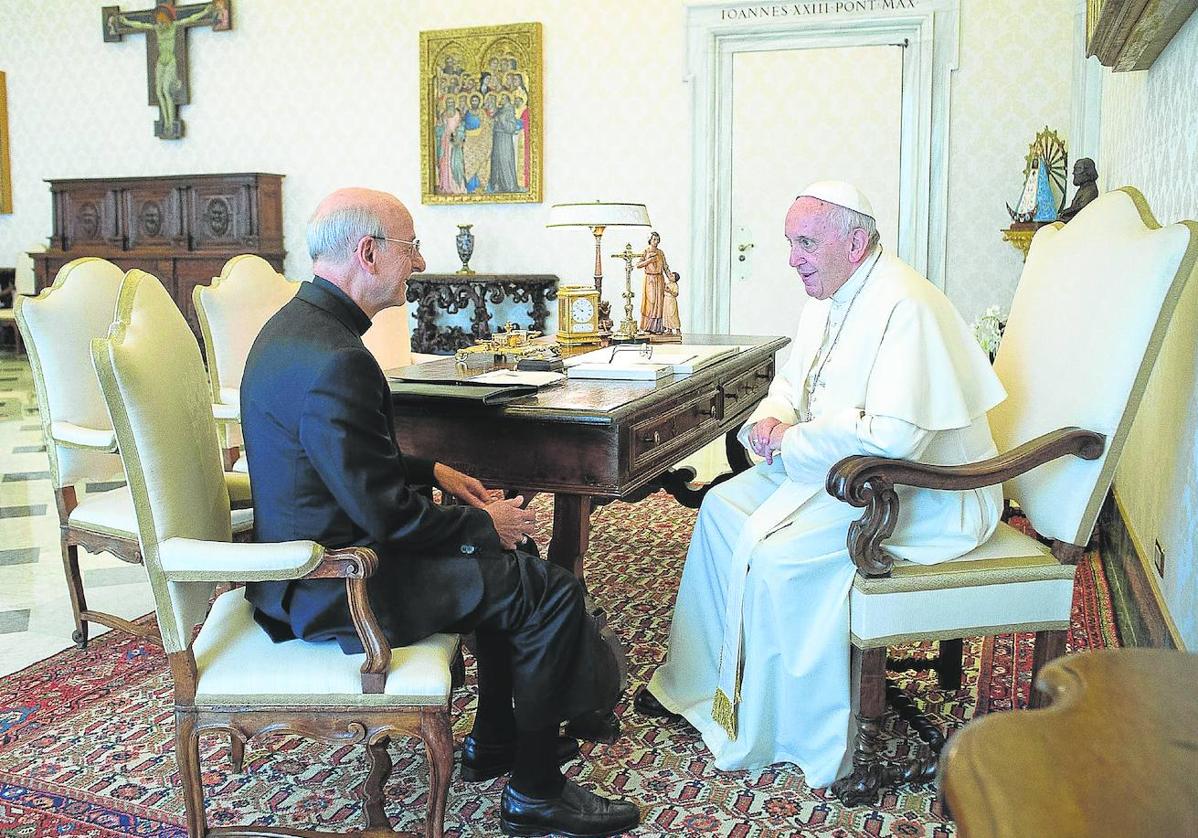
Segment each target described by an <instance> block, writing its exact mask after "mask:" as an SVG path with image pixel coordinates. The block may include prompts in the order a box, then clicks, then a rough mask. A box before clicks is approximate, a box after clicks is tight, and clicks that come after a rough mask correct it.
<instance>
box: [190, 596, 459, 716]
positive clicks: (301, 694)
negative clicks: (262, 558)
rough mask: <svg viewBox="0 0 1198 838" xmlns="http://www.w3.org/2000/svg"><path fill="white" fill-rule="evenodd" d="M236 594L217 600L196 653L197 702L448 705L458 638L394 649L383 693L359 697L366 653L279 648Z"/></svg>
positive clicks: (333, 647) (293, 643)
mask: <svg viewBox="0 0 1198 838" xmlns="http://www.w3.org/2000/svg"><path fill="white" fill-rule="evenodd" d="M253 615H254V608H253V606H252V605H251V604H250V603H249V602H248V601H246V599H245V589H243V588H238V589H236V590H232V591H229V592H227V593H225V594H222V595H221V596H219V597H217V600H216V602H215V603H213V605H212V611H211V612H210V613H209V615H208V619H207V620H205V621H204V625H203V627H202V628H201V629H200V633H199V635H198V636H197V637H196V639H195V644H194V646H193V647H192V649H193V651H194V653H195V659H196V670H197V674H198V676H199V681H198V684H197V687H196V704H197V705H199V706H205V705H207V706H213V705H218V706H219V705H227V704H252V705H263V704H333V703H337V704H349V705H358V706H362V705H384V706H385V705H415V706H419V705H429V706H437V707H443V706H445V705H446V703H447V702H448V701H449V693H450V674H449V665H450V662H451V661H452V660H453V655H454V652H456V651H457V646H458V636H457V635H455V634H434V635H433V636H432V637H428V638H425V639H424V640H421V641H420V642H419V643H413V644H412V645H411V646H404V647H402V648H399V649H393V650H392V652H391V669H390V670H389V672H388V674H387V685H386V688H385V689H386V691H385V692H384V693H382V694H381V695H364V694H363V693H362V673H361V666H362V661H363V660H365V655H346V654H344V653H342V651H341V647H340V646H338V645H337V644H336V642H334V641H328V642H324V643H305V642H304V641H302V640H289V641H287V642H286V643H274V642H272V641H271V639H270V637H269V636H268V635H267V634H266V632H265V631H264V630H263V629H262V627H261V626H259V625H258V624H257V623H255V622H254V616H253Z"/></svg>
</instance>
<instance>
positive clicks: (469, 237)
mask: <svg viewBox="0 0 1198 838" xmlns="http://www.w3.org/2000/svg"><path fill="white" fill-rule="evenodd" d="M473 226H474V225H473V224H459V225H458V234H457V235H456V236H454V239H453V240H454V243H455V244H457V246H458V258H459V259H461V260H462V267H460V268H458V273H460V274H472V273H474V271H472V270H471V269H470V257H471V256H473V255H474V234H473V233H471V232H470V228H471V227H473Z"/></svg>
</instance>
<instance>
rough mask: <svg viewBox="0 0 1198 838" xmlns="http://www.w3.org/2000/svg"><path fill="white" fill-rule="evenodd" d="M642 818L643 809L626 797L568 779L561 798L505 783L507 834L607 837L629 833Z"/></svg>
mask: <svg viewBox="0 0 1198 838" xmlns="http://www.w3.org/2000/svg"><path fill="white" fill-rule="evenodd" d="M640 821H641V813H640V810H639V809H637V808H636V805H635V804H633V803H629V802H628V801H626V800H608V799H607V798H606V797H600V796H599V795H597V794H595V793H594V792H589V791H587V790H586V789H584V788H581V787H579V786H578V785H576V784H574V783H572V782H570V781H569V780H566V785H565V786H564V787H563V788H562V793H561V794H560V795H558V796H557V797H549V798H539V797H527V796H525V795H523V794H521V793H520V792H518V791H516V790H515V789H513V788H512V784H511V783H508V784H507V785H506V786H504V789H503V796H502V797H501V798H500V801H499V826H500V828H502V829H503V833H504V834H505V835H548V834H549V833H550V832H553V833H556V834H558V835H566V836H569V838H606V836H609V835H619V834H620V833H621V832H627V831H628V830H630V829H632V828H633V827H634V826H636V825H637V824H638V823H640Z"/></svg>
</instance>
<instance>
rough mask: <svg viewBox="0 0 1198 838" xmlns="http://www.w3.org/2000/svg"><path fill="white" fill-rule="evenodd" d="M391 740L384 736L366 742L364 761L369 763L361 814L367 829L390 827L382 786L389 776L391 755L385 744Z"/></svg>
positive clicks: (385, 783) (363, 787) (363, 790)
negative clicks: (375, 740) (363, 816)
mask: <svg viewBox="0 0 1198 838" xmlns="http://www.w3.org/2000/svg"><path fill="white" fill-rule="evenodd" d="M389 744H391V740H390V739H389V738H387V737H386V736H384V737H383V738H382V739H379V740H378V741H377V742H368V743H367V744H366V761H367V762H368V763H369V765H370V773H369V774H368V775H367V776H366V783H365V784H364V785H363V786H362V814H363V815H365V816H366V828H367V829H390V828H391V822H390V821H388V820H387V813H386V811H385V810H384V805H383V788H384V786H386V785H387V780H388V778H390V776H391V755H390V754H389V753H387V746H388V745H389Z"/></svg>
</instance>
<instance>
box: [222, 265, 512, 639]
mask: <svg viewBox="0 0 1198 838" xmlns="http://www.w3.org/2000/svg"><path fill="white" fill-rule="evenodd" d="M369 327H370V319H369V318H368V317H367V316H366V314H365V313H364V312H363V311H362V310H361V309H360V308H358V306H357V305H356V304H355V303H354V302H353V301H352V300H351V299H350V298H349V297H348V296H346V295H345V294H344V293H343V292H342V291H341V290H340V289H339V288H337V287H336V286H334V285H333V284H332V283H329V282H326V281H325V280H323V279H321V278H319V277H317V278H316V279H314V280H313V281H312V282H305V283H303V284H302V285H301V286H300V290H299V292H298V293H297V294H296V296H295V298H294V299H292V300H291V301H290V302H289V303H287V304H286V305H285V306H283V308H282V309H280V310H279V312H278V313H277V314H275V316H274V317H272V318H271V319H270V320H269V321H268V322H267V324H266V325H265V326H264V327H263V329H262V331H261V333H260V334H259V335H258V338H257V340H255V341H254V345H253V348H252V349H251V350H250V353H249V357H248V359H247V361H246V367H245V374H244V376H243V378H242V381H241V422H242V431H243V433H244V436H245V449H246V456H247V457H248V458H249V467H250V476H251V479H252V481H253V492H254V527H255V532H256V540H258V541H265V542H276V541H290V540H293V539H311V540H313V541H315V542H317V543H319V544H322V545H324V546H325V547H328V548H337V547H348V546H351V545H354V546H366V547H372V548H374V549H375V550H377V551H378V552H379V554H380V559H381V567H380V570H379V573H378V574H376V576H375V577H373V578H372V579H371V580H370V583H369V590H370V599H371V604H372V606H373V607H374V609H375V611H376V613H377V614H378V616H379V619H380V623H381V624H382V626H383V628H384V630H385V631H386V632H387V634H388V638H389V639H390V640H391V642H392V643H393V644H395V645H402V644H406V643H411V642H414V641H415V640H418V639H420V638H421V637H426V636H428V635H429V634H432V633H434V632H436V631H440V630H442V629H443V628H445V627H446V626H448V625H450V624H452V623H454V622H456V621H458V620H460V619H462V618H463V617H465V616H467V615H468V614H470V613H471V611H472V610H473V609H474V608H475V607H476V606H477V605H478V602H479V599H480V598H481V596H482V593H483V578H482V574H481V573H480V570H479V561H480V560H483V559H484V558H485V557H486V556H487V555H488V554H491V553H495V552H499V551H501V549H502V548H501V546H500V543H499V536H498V534H497V533H496V532H495V527H494V525H493V524H492V522H491V517H490V516H489V515H488V514H487V513H486V512H484V511H483V510H481V509H477V508H474V507H468V506H438V505H436V504H434V503H433V502H432V501H431V500H430V499H429V498H428V497H427V496H425V495H423V494H420V493H419V492H418V491H416V490H415V489H414V485H417V484H425V485H430V484H432V482H433V463H432V462H431V461H429V460H423V459H419V458H416V457H410V456H404V455H403V454H402V453H401V452H400V450H399V445H398V443H397V442H396V440H395V435H394V430H393V422H394V414H393V410H392V406H391V393H390V390H389V388H388V386H387V381H386V378H385V376H384V375H383V372H382V370H381V369H379V365H378V363H377V362H376V361H375V359H374V356H372V355H371V354H370V352H369V351H368V350H367V349H366V348H365V347H364V346H363V345H362V339H361V336H362V334H363V333H364V332H365V331H366V330H367V329H368V328H369ZM246 594H247V596H248V598H249V599H250V601H251V602H253V603H254V605H255V618H256V619H257V620H258V622H259V623H260V624H261V625H262V626H263V627H264V628H265V629H266V630H267V632H269V633H270V635H271V637H272V638H274V640H275V641H276V642H280V641H283V640H289V639H291V638H294V637H301V638H303V639H305V640H327V639H336V640H337V641H338V642H340V643H341V646H342V648H343V649H344V650H345V651H347V652H356V651H361V644H360V643H359V641H358V638H357V634H356V633H355V632H354V629H353V624H352V622H351V620H350V616H349V609H348V604H347V601H346V596H345V583H344V582H342V581H340V580H312V581H297V582H259V583H255V584H251V585H248V586H247V587H246Z"/></svg>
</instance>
